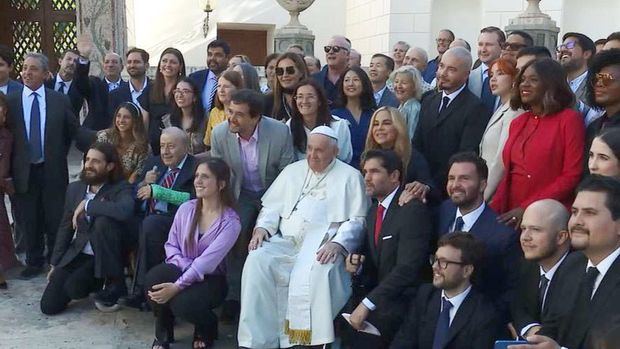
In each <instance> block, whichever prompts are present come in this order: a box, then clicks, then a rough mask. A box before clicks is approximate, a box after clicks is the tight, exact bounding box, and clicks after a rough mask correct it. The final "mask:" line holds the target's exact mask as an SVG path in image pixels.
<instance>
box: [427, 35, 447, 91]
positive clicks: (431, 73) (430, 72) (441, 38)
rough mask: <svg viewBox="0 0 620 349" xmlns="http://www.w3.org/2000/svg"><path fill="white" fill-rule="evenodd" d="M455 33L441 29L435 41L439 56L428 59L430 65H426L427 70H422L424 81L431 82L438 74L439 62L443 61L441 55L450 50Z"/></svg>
mask: <svg viewBox="0 0 620 349" xmlns="http://www.w3.org/2000/svg"><path fill="white" fill-rule="evenodd" d="M454 38H455V36H454V33H453V32H452V31H451V30H450V29H442V30H440V31H439V34H438V35H437V38H436V39H435V42H436V43H437V53H438V55H437V57H435V58H434V59H431V60H430V61H428V65H427V66H426V70H424V71H423V72H422V77H423V78H424V81H426V82H427V83H429V84H430V83H431V82H432V81H433V80H434V79H435V76H436V74H437V67H438V66H439V62H440V61H441V56H443V54H444V53H445V52H446V51H448V48H449V47H450V44H451V43H452V41H454Z"/></svg>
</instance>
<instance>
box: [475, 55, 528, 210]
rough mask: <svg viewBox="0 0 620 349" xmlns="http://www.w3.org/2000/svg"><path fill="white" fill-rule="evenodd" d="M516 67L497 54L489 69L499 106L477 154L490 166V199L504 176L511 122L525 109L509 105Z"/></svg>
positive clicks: (485, 194) (485, 192) (488, 182)
mask: <svg viewBox="0 0 620 349" xmlns="http://www.w3.org/2000/svg"><path fill="white" fill-rule="evenodd" d="M517 73H518V71H517V68H516V65H515V63H514V62H513V61H511V60H508V59H504V58H500V59H498V60H496V61H495V62H493V64H492V65H491V68H490V69H489V84H490V85H491V93H493V95H495V96H498V97H499V100H500V103H499V108H497V110H496V111H495V113H493V116H491V119H489V123H488V124H487V127H486V130H485V131H484V135H483V136H482V140H481V141H480V156H481V157H482V158H483V159H484V160H485V161H486V162H487V166H488V167H489V179H488V181H487V188H486V189H485V191H484V199H485V200H486V201H487V202H488V201H491V198H493V195H494V194H495V190H496V189H497V186H498V185H499V182H500V181H501V180H502V177H503V176H504V163H503V161H502V151H503V149H504V144H505V143H506V139H508V130H509V128H510V123H511V122H512V120H513V119H515V118H516V117H517V116H519V115H521V114H522V113H523V112H524V110H523V109H518V110H514V109H511V108H510V96H511V93H512V87H513V85H514V83H515V77H516V76H517Z"/></svg>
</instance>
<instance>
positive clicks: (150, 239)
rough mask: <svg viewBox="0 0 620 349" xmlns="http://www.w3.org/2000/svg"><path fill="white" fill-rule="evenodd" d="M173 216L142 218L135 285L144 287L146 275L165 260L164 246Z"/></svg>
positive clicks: (157, 215)
mask: <svg viewBox="0 0 620 349" xmlns="http://www.w3.org/2000/svg"><path fill="white" fill-rule="evenodd" d="M173 220H174V217H173V216H169V215H160V214H150V215H148V216H146V217H144V220H143V221H142V227H141V229H140V236H139V238H138V258H139V263H138V271H137V275H136V284H137V285H138V286H142V285H144V280H145V279H144V278H145V276H146V273H147V272H148V271H149V270H150V269H151V268H153V267H154V266H156V265H158V264H160V263H162V262H163V261H164V260H165V259H166V251H165V250H164V244H165V243H166V241H168V233H169V232H170V227H172V221H173Z"/></svg>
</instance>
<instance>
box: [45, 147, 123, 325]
mask: <svg viewBox="0 0 620 349" xmlns="http://www.w3.org/2000/svg"><path fill="white" fill-rule="evenodd" d="M122 177H123V176H122V166H121V164H120V160H119V156H118V153H117V152H116V149H115V148H114V146H113V145H111V144H107V143H95V144H93V145H92V146H91V147H90V149H89V150H88V152H87V153H86V157H85V159H84V169H83V170H82V173H81V174H80V180H79V181H77V182H73V183H71V184H69V187H68V188H67V197H66V202H65V209H64V214H63V217H62V221H61V224H60V228H59V229H58V235H57V236H56V244H55V246H54V252H53V254H52V258H51V261H50V264H51V266H52V267H51V270H50V272H49V274H48V275H47V279H48V281H49V283H48V284H47V287H46V288H45V291H44V292H43V296H42V297H41V311H42V312H43V313H44V314H47V315H52V314H57V313H60V312H61V311H63V310H65V309H66V307H67V304H69V302H70V301H71V300H74V299H80V298H85V297H87V296H88V294H89V293H90V292H93V291H97V290H99V291H98V292H97V295H96V296H95V303H96V304H98V307H99V305H105V304H106V303H108V302H109V301H110V299H113V300H114V302H113V303H116V299H118V297H119V296H122V295H123V294H125V293H126V292H127V289H126V286H125V283H124V280H123V263H122V257H121V250H122V246H121V241H122V239H121V234H122V232H123V222H124V221H126V220H127V219H129V217H130V216H131V214H132V212H133V198H132V191H131V186H130V185H129V184H128V183H127V182H125V181H123V180H122ZM104 281H105V283H106V285H105V286H104V288H103V289H102V285H103V283H104ZM101 309H104V307H103V306H102V307H101Z"/></svg>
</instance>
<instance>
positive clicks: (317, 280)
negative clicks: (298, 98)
mask: <svg viewBox="0 0 620 349" xmlns="http://www.w3.org/2000/svg"><path fill="white" fill-rule="evenodd" d="M262 200H263V208H262V210H261V212H260V214H259V217H258V219H257V222H256V226H257V227H261V228H265V229H266V230H267V231H268V232H269V234H270V235H271V237H270V239H269V241H267V242H264V243H263V246H262V247H260V248H258V249H257V250H255V251H252V252H250V254H249V255H248V258H247V260H246V262H245V265H244V269H243V274H242V279H241V314H240V318H239V332H238V340H239V346H241V347H248V348H287V347H291V346H293V345H297V344H302V345H319V344H326V343H331V342H333V341H334V329H333V319H334V318H335V317H336V316H337V315H338V311H339V310H340V309H341V308H342V307H343V306H344V304H345V303H346V301H347V300H348V298H349V297H350V294H351V279H350V275H349V274H348V273H347V272H346V271H345V269H344V256H340V257H338V260H337V261H336V263H333V264H332V263H328V264H320V263H319V262H317V261H316V252H317V251H318V250H319V249H320V247H321V246H322V245H323V244H325V243H326V242H329V241H332V242H336V243H339V244H340V245H342V246H343V247H344V248H345V249H346V250H347V251H353V250H355V249H356V248H357V246H358V245H359V243H360V242H361V240H362V234H363V225H364V218H365V215H366V211H367V209H368V204H369V202H368V199H367V198H366V196H365V194H364V184H363V180H362V176H361V174H360V173H359V171H357V170H355V169H354V168H352V167H350V166H348V165H346V164H344V163H342V162H341V161H339V160H335V161H334V162H333V163H332V164H330V166H329V167H328V169H327V170H326V172H325V173H323V174H314V173H313V172H312V171H310V170H309V168H308V164H307V162H306V161H305V160H302V161H298V162H296V163H294V164H291V165H289V166H288V167H286V168H285V169H284V170H283V171H282V173H281V174H280V175H279V176H278V178H277V179H276V180H275V182H274V183H273V184H272V185H271V187H270V188H269V190H268V191H267V192H266V193H265V195H264V196H263V198H262Z"/></svg>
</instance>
